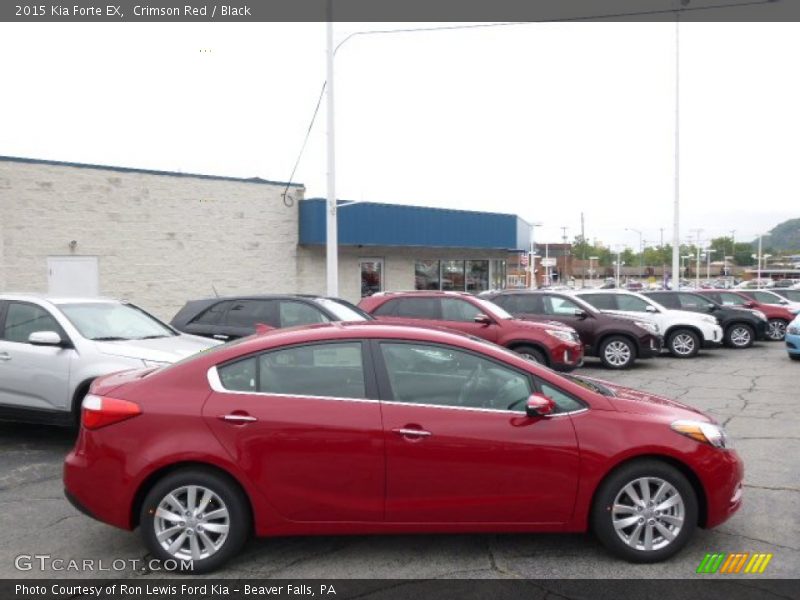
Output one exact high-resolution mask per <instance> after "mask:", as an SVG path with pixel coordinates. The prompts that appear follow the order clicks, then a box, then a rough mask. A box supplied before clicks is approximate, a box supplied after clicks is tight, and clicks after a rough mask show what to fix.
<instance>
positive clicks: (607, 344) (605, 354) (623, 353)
mask: <svg viewBox="0 0 800 600" xmlns="http://www.w3.org/2000/svg"><path fill="white" fill-rule="evenodd" d="M599 355H600V361H601V362H602V363H603V365H604V366H606V367H608V368H609V369H627V368H628V367H630V366H631V365H632V364H633V363H634V362H636V347H635V346H634V345H633V343H632V342H631V341H630V340H629V339H627V338H624V337H621V336H612V337H609V338H606V339H605V340H603V343H602V344H600V353H599Z"/></svg>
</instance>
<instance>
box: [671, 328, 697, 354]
mask: <svg viewBox="0 0 800 600" xmlns="http://www.w3.org/2000/svg"><path fill="white" fill-rule="evenodd" d="M694 349H695V341H694V338H693V337H692V336H691V335H689V334H688V333H679V334H677V335H676V336H674V337H673V338H672V350H673V351H674V352H675V353H676V354H680V355H681V356H688V355H690V354H691V353H692V352H694Z"/></svg>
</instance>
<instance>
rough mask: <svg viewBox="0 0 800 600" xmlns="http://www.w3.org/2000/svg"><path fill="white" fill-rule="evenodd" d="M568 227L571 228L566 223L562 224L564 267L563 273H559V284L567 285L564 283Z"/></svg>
mask: <svg viewBox="0 0 800 600" xmlns="http://www.w3.org/2000/svg"><path fill="white" fill-rule="evenodd" d="M567 229H569V227H566V226H564V225H562V226H561V241H562V242H563V243H564V248H563V249H562V251H561V255H562V256H563V257H564V267H563V268H562V269H561V273H560V274H559V277H560V281H559V285H566V284H565V283H564V279H565V278H566V275H567ZM556 260H558V258H556Z"/></svg>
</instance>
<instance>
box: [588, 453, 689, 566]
mask: <svg viewBox="0 0 800 600" xmlns="http://www.w3.org/2000/svg"><path fill="white" fill-rule="evenodd" d="M640 477H660V478H661V479H664V480H665V481H668V482H669V483H670V484H672V485H673V486H675V488H676V489H677V490H678V492H679V493H680V495H681V497H682V498H683V502H684V509H685V519H684V523H683V527H682V528H681V531H680V533H678V537H677V538H676V539H675V540H674V541H673V542H672V543H671V544H669V545H668V546H667V547H666V548H662V549H660V550H653V551H651V552H647V553H645V552H642V551H640V550H635V549H633V548H630V547H629V546H628V545H627V544H625V542H623V541H622V540H621V539H620V537H619V536H618V535H617V533H616V531H615V530H614V524H613V523H612V521H611V506H612V504H613V502H614V499H615V498H616V496H617V494H618V493H619V491H620V490H621V489H622V488H623V487H624V486H625V485H627V484H628V483H630V482H631V481H633V480H634V479H638V478H640ZM697 514H698V502H697V496H696V494H695V491H694V488H693V487H692V484H691V483H690V482H689V480H688V479H687V478H686V476H685V475H683V473H681V472H680V471H679V470H678V469H676V468H675V467H673V466H672V465H669V464H667V463H666V462H663V461H660V460H650V459H647V460H636V461H634V462H631V463H628V464H626V465H623V466H621V467H619V468H618V469H616V470H615V471H613V472H612V473H610V474H609V475H608V476H607V477H606V479H605V480H604V481H603V482H602V483H601V484H600V487H599V488H598V490H597V493H596V494H595V499H594V504H593V506H592V513H591V525H592V530H593V531H594V533H595V535H596V536H597V537H598V539H599V540H600V542H601V543H602V544H603V545H604V546H605V547H606V548H608V549H609V550H610V551H611V552H613V553H614V554H616V555H617V556H619V557H621V558H623V559H625V560H627V561H629V562H637V563H648V562H659V561H662V560H666V559H667V558H670V557H671V556H673V555H675V554H676V553H677V552H679V551H680V550H681V549H682V548H683V547H684V546H685V545H686V543H687V542H688V541H689V540H690V539H691V537H692V535H693V534H694V531H695V529H696V528H697Z"/></svg>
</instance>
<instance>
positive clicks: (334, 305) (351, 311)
mask: <svg viewBox="0 0 800 600" xmlns="http://www.w3.org/2000/svg"><path fill="white" fill-rule="evenodd" d="M314 302H316V303H317V304H319V305H320V306H322V307H323V308H325V309H327V310H328V311H330V312H332V313H333V314H334V315H335V316H336V319H337V320H339V321H371V320H372V317H371V316H370V315H368V314H367V313H365V312H364V311H362V310H361V309H360V308H358V307H357V306H353V305H352V304H348V303H345V302H342V301H341V300H333V299H332V298H314Z"/></svg>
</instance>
